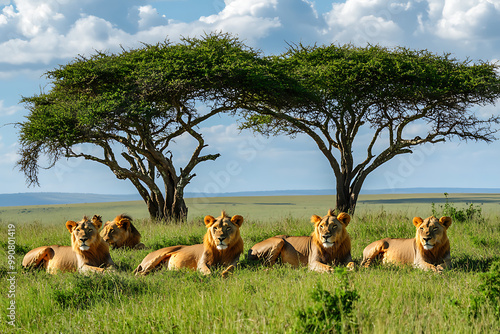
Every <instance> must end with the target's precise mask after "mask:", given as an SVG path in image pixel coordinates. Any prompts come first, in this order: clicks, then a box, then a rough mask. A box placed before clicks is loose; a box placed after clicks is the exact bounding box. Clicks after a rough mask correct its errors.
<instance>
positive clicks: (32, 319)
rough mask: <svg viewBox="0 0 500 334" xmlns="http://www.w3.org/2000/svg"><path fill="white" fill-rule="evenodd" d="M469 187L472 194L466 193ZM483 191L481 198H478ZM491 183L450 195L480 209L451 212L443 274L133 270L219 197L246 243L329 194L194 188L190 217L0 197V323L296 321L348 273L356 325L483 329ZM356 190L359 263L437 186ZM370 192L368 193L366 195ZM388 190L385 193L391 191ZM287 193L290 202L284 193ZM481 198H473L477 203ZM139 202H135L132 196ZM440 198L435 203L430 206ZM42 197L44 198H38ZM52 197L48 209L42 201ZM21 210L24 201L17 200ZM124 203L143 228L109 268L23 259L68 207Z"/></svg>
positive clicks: (130, 326) (399, 232) (154, 327)
mask: <svg viewBox="0 0 500 334" xmlns="http://www.w3.org/2000/svg"><path fill="white" fill-rule="evenodd" d="M476 199H479V200H477V201H475V200H476ZM487 199H488V200H487ZM495 199H496V200H497V201H500V196H499V195H471V197H470V199H468V200H467V198H466V197H465V196H464V197H460V196H458V195H457V196H449V201H450V202H451V203H453V205H456V206H459V207H464V208H466V207H467V204H466V202H467V203H470V202H471V201H472V200H474V203H476V204H477V205H481V207H482V215H483V216H482V218H483V219H476V220H473V221H465V222H453V224H452V225H451V227H450V229H449V230H448V236H449V238H450V241H451V245H452V249H451V253H452V268H451V269H450V270H447V271H445V272H444V273H443V274H442V275H438V274H434V273H431V272H423V271H421V270H416V269H413V268H411V267H394V266H375V267H371V268H368V269H365V268H358V269H357V270H355V271H354V272H349V273H348V274H347V277H346V281H345V282H342V281H341V280H340V278H339V276H338V275H335V274H318V273H314V272H309V271H307V269H306V268H300V269H293V268H290V267H289V266H286V265H285V266H280V265H278V266H275V267H273V268H271V269H269V268H266V267H262V266H260V265H255V264H251V263H249V262H248V261H247V260H246V259H245V255H243V256H242V257H241V263H242V264H241V266H240V267H239V268H238V269H237V270H236V271H235V272H234V274H233V275H232V276H231V277H229V278H228V279H222V278H221V277H220V271H219V272H218V273H215V274H213V275H211V276H209V277H204V276H202V275H201V274H199V273H197V272H192V271H184V270H183V271H161V272H158V273H156V274H153V275H150V276H147V277H135V276H133V275H132V271H133V270H134V269H135V267H136V266H137V265H138V264H139V263H140V262H141V261H142V259H143V258H144V256H146V254H148V253H149V252H151V251H152V250H155V249H158V248H161V247H166V246H169V245H173V244H183V243H186V244H191V243H196V242H201V238H202V236H203V234H204V233H205V227H204V224H203V216H204V215H205V214H210V215H213V216H218V215H219V214H220V211H221V210H222V209H225V210H227V212H228V213H229V214H230V215H233V214H241V215H243V216H244V217H245V222H244V224H243V226H242V227H241V234H242V237H243V240H244V242H245V252H244V254H246V251H247V250H248V249H249V248H250V247H251V246H252V245H253V244H254V243H256V242H258V241H261V240H263V239H264V238H267V237H269V236H272V235H275V234H283V233H286V234H290V235H308V234H310V232H311V231H312V225H311V223H310V222H309V218H310V216H311V215H312V214H318V215H324V214H326V212H327V210H328V208H329V207H330V206H331V205H329V204H331V201H332V197H327V196H290V197H260V198H256V197H248V198H218V199H215V198H214V199H203V201H204V202H205V203H204V204H203V206H202V205H201V204H200V203H198V204H195V203H194V201H195V200H190V201H193V203H192V205H190V206H189V208H190V216H189V221H188V222H187V223H179V224H171V225H162V224H156V223H153V222H151V221H149V219H147V218H146V217H147V212H146V210H144V208H142V209H143V210H144V214H143V215H141V214H140V212H141V211H140V203H135V202H133V203H111V204H110V203H104V204H103V203H100V204H94V205H91V204H86V205H73V206H47V207H25V208H22V207H10V208H0V219H1V220H2V223H1V224H0V257H1V258H2V259H7V256H8V253H7V250H8V248H7V247H8V242H7V240H8V224H9V223H12V224H14V225H15V241H16V245H15V246H16V247H15V250H16V270H17V274H16V275H15V280H16V288H15V294H16V296H15V301H16V320H15V324H16V326H15V328H12V327H11V326H10V325H8V324H7V323H6V321H7V320H9V319H8V318H7V307H8V305H9V304H8V303H9V302H10V301H11V298H7V292H8V291H9V287H10V286H9V282H8V280H7V279H8V278H9V277H10V276H11V275H10V274H9V272H10V269H9V268H8V266H7V262H6V261H4V260H2V261H0V282H1V283H0V292H1V293H0V295H1V297H0V309H1V311H0V315H1V318H0V320H1V322H0V333H11V332H12V333H59V332H62V333H77V332H82V331H83V332H86V333H115V332H133V333H157V332H161V333H294V332H295V331H296V330H297V328H300V326H297V322H298V321H299V319H300V317H299V316H298V314H299V312H300V311H301V310H307V309H308V308H311V307H313V306H314V305H315V304H316V302H315V301H314V300H313V299H312V298H311V292H312V291H314V289H315V287H317V286H321V287H322V289H324V290H325V291H329V292H330V293H332V294H333V293H335V291H337V289H338V288H339V286H342V285H343V284H347V286H348V287H349V289H351V290H353V291H356V293H357V295H359V298H358V299H357V300H356V301H355V302H354V304H353V305H354V306H353V309H352V312H351V315H350V317H349V318H343V319H347V320H345V321H349V323H343V324H341V326H340V327H339V328H340V329H341V330H342V331H346V332H356V333H357V332H359V333H416V332H419V333H481V332H483V333H491V332H496V331H497V330H498V328H500V320H499V319H498V316H497V315H495V310H494V309H493V308H492V307H490V306H488V305H487V304H484V305H480V306H479V308H478V309H477V310H474V312H475V316H471V303H473V300H474V298H473V297H474V296H478V294H479V293H480V292H478V287H479V286H481V284H482V283H483V280H484V278H483V276H484V275H483V274H482V273H483V272H485V271H488V269H489V268H490V266H491V263H492V262H494V261H496V260H499V259H500V223H499V222H500V219H499V215H500V208H498V203H499V202H495ZM396 200H397V196H396V195H394V196H385V197H384V196H371V197H370V196H369V197H363V199H362V202H360V205H359V206H358V208H357V209H358V211H357V214H356V215H355V216H354V217H353V219H352V221H351V223H350V224H349V226H348V228H347V229H348V231H349V234H350V236H351V239H352V254H353V258H354V260H355V262H357V263H358V264H359V262H360V261H361V257H362V251H363V248H364V247H365V246H366V245H368V244H369V243H370V242H372V241H374V240H377V239H380V238H382V237H406V238H410V237H413V235H414V233H415V230H414V226H413V224H412V218H413V216H415V215H418V216H422V217H424V218H425V217H427V216H429V215H430V214H431V212H432V206H431V204H432V203H444V198H443V196H442V195H435V196H434V197H433V196H431V195H426V196H422V195H415V198H413V199H412V198H411V197H410V196H400V200H401V202H400V203H398V202H397V201H396ZM370 201H372V202H370ZM388 201H389V202H388ZM284 203H288V204H284ZM481 203H482V204H481ZM135 205H136V206H135ZM435 207H436V208H439V205H436V206H435ZM44 208H45V210H44ZM49 209H50V210H49ZM23 210H24V211H23ZM122 212H127V213H129V214H131V215H132V213H131V212H133V213H134V215H133V217H134V218H136V219H135V220H134V224H135V225H136V227H137V228H138V229H139V231H140V232H141V234H142V235H143V240H142V241H143V242H144V243H145V245H146V247H148V248H149V249H146V250H135V251H134V250H112V251H111V256H112V257H113V260H114V262H115V263H116V264H117V266H118V271H117V273H116V274H110V275H106V276H99V275H97V276H82V275H79V274H59V275H54V276H51V275H48V274H46V273H45V272H40V271H35V272H25V271H24V270H22V269H21V268H20V263H21V261H22V257H23V255H24V254H25V253H26V252H27V251H28V250H30V249H32V248H34V247H37V246H41V245H50V244H61V245H69V244H70V238H69V233H68V232H67V230H66V228H65V227H64V223H65V221H66V220H67V219H73V220H75V219H80V218H81V216H83V214H87V215H91V214H96V213H97V214H102V215H103V220H110V219H112V218H113V217H114V216H116V215H117V214H119V213H122Z"/></svg>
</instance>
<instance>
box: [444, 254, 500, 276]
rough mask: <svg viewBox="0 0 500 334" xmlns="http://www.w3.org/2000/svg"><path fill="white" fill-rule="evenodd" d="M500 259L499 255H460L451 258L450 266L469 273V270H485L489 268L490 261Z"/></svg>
mask: <svg viewBox="0 0 500 334" xmlns="http://www.w3.org/2000/svg"><path fill="white" fill-rule="evenodd" d="M498 260H500V256H493V257H488V258H480V259H478V258H472V257H468V256H462V257H458V258H454V259H453V260H452V264H451V267H452V269H454V270H457V271H461V272H465V273H469V272H486V271H488V270H489V268H490V266H491V263H492V262H495V261H498Z"/></svg>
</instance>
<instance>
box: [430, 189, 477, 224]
mask: <svg viewBox="0 0 500 334" xmlns="http://www.w3.org/2000/svg"><path fill="white" fill-rule="evenodd" d="M444 197H445V198H446V201H445V204H444V205H440V208H441V211H438V210H437V209H436V206H435V204H434V203H432V215H433V216H435V217H439V216H448V217H451V219H453V221H454V222H465V221H470V220H472V219H476V220H478V221H482V220H483V217H482V209H481V208H480V207H479V206H478V205H474V204H473V203H467V205H468V206H467V208H465V209H457V208H456V207H455V206H454V203H450V202H449V200H448V193H444Z"/></svg>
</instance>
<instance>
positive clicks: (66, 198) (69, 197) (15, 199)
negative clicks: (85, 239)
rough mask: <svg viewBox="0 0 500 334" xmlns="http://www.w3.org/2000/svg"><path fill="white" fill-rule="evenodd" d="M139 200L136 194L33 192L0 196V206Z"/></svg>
mask: <svg viewBox="0 0 500 334" xmlns="http://www.w3.org/2000/svg"><path fill="white" fill-rule="evenodd" d="M140 199H141V197H140V196H139V195H138V194H137V195H100V194H77V193H48V192H33V193H17V194H0V206H18V205H22V206H25V205H49V204H77V203H100V202H122V201H135V200H140Z"/></svg>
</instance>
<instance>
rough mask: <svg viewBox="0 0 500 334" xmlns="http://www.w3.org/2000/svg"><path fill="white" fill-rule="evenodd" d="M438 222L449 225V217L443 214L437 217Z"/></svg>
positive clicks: (445, 225)
mask: <svg viewBox="0 0 500 334" xmlns="http://www.w3.org/2000/svg"><path fill="white" fill-rule="evenodd" d="M439 222H440V223H441V225H443V226H444V227H446V228H448V227H450V226H451V217H446V216H443V217H441V218H440V219H439Z"/></svg>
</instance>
